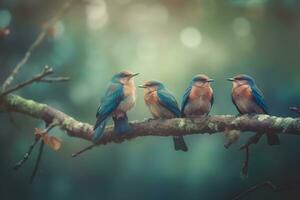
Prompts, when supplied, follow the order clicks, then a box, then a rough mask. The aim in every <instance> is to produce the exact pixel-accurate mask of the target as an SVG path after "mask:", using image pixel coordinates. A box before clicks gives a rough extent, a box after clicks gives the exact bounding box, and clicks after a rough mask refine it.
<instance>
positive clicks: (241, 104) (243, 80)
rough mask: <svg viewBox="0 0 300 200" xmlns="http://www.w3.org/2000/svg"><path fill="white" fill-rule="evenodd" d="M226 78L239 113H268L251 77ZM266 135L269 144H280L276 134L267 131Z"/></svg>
mask: <svg viewBox="0 0 300 200" xmlns="http://www.w3.org/2000/svg"><path fill="white" fill-rule="evenodd" d="M227 80H228V81H232V82H233V87H232V93H231V97H232V102H233V103H234V105H235V106H236V108H237V110H238V111H239V113H240V114H268V106H267V104H266V102H265V99H264V96H263V94H262V92H261V91H260V90H259V89H258V87H257V86H256V84H255V81H254V79H253V78H252V77H250V76H248V75H237V76H235V77H233V78H228V79H227ZM266 135H267V139H268V144H269V145H279V144H280V140H279V137H278V135H276V134H273V133H267V134H266ZM257 142H258V141H257Z"/></svg>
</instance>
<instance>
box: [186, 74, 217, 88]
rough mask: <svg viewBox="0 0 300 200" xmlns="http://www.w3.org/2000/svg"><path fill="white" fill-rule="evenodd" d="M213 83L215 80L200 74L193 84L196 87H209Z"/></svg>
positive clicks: (195, 77) (193, 80)
mask: <svg viewBox="0 0 300 200" xmlns="http://www.w3.org/2000/svg"><path fill="white" fill-rule="evenodd" d="M211 82H214V80H213V79H210V78H209V77H208V76H206V75H204V74H198V75H196V76H194V77H193V79H192V82H191V84H192V85H193V86H196V87H205V86H209V85H210V83H211Z"/></svg>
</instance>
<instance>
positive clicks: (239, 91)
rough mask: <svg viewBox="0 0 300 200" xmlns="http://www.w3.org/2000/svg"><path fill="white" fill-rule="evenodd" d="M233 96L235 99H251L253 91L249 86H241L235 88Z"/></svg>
mask: <svg viewBox="0 0 300 200" xmlns="http://www.w3.org/2000/svg"><path fill="white" fill-rule="evenodd" d="M232 95H233V98H234V99H244V100H246V99H251V98H252V90H251V88H250V86H249V85H241V86H238V87H235V88H233V90H232Z"/></svg>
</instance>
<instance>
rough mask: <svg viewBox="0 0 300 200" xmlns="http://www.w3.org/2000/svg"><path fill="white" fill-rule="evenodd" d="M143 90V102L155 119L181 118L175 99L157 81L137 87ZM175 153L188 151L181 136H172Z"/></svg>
mask: <svg viewBox="0 0 300 200" xmlns="http://www.w3.org/2000/svg"><path fill="white" fill-rule="evenodd" d="M139 87H140V88H143V89H144V101H145V104H146V105H147V107H148V108H149V111H150V113H151V114H152V116H153V117H154V118H155V119H171V118H179V117H180V116H181V113H180V109H179V106H178V103H177V101H176V99H175V97H174V96H173V95H172V94H171V93H170V92H169V91H168V90H167V89H166V87H165V86H164V84H163V83H161V82H159V81H147V82H145V83H144V84H143V85H140V86H139ZM173 141H174V147H175V150H176V151H184V152H186V151H188V147H187V145H186V143H185V141H184V139H183V136H174V137H173Z"/></svg>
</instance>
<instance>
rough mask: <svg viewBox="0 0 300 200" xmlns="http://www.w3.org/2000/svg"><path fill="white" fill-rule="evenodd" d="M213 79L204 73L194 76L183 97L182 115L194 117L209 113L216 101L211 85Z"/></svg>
mask: <svg viewBox="0 0 300 200" xmlns="http://www.w3.org/2000/svg"><path fill="white" fill-rule="evenodd" d="M213 81H214V80H213V79H210V78H209V77H208V76H206V75H204V74H199V75H196V76H194V77H193V79H192V81H191V82H190V84H189V86H188V88H187V89H186V90H185V93H184V95H183V97H182V103H181V116H182V117H189V118H194V117H202V116H207V115H208V113H209V112H210V110H211V108H212V106H213V103H214V96H213V90H212V88H211V85H210V83H211V82H213Z"/></svg>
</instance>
